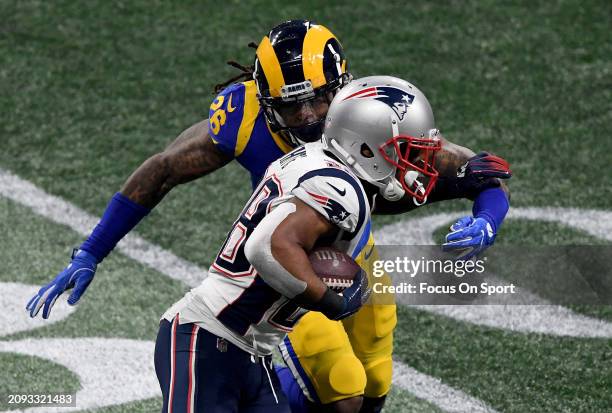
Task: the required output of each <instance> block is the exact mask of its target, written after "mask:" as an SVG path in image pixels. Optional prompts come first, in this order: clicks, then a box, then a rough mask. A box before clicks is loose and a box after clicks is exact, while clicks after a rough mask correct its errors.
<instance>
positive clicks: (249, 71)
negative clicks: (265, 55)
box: [213, 42, 257, 95]
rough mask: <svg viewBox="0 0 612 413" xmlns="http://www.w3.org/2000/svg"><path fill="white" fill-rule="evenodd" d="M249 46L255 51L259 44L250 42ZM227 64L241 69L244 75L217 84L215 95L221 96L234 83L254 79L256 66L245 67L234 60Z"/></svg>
mask: <svg viewBox="0 0 612 413" xmlns="http://www.w3.org/2000/svg"><path fill="white" fill-rule="evenodd" d="M247 46H248V47H250V48H253V49H257V44H256V43H255V42H250V43H249V44H248V45H247ZM227 64H228V65H230V66H232V67H235V68H236V69H239V70H240V71H241V72H242V73H240V74H238V75H236V76H234V77H232V78H231V79H227V80H226V81H225V82H223V83H218V84H216V85H215V88H214V90H213V92H214V94H215V95H217V94H219V93H220V92H221V91H222V90H223V89H224V88H225V87H226V86H227V85H230V84H232V83H234V82H242V81H246V80H251V79H253V71H254V70H255V66H254V65H249V66H244V65H242V64H240V63H238V62H236V61H234V60H230V61H228V62H227Z"/></svg>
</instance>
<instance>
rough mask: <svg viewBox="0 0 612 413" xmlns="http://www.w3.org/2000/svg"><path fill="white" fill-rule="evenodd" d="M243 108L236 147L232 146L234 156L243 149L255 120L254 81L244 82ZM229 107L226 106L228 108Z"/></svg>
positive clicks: (255, 99) (256, 105)
mask: <svg viewBox="0 0 612 413" xmlns="http://www.w3.org/2000/svg"><path fill="white" fill-rule="evenodd" d="M243 84H244V88H245V90H244V110H243V114H242V121H241V122H240V128H239V129H238V137H237V139H236V147H235V148H234V156H236V157H238V156H240V154H242V152H243V151H244V148H246V146H247V144H248V143H249V139H250V138H251V136H252V132H253V127H254V126H255V120H256V119H257V115H258V113H259V102H258V101H257V88H256V86H255V81H249V82H244V83H243ZM229 109H230V108H229V107H228V110H229Z"/></svg>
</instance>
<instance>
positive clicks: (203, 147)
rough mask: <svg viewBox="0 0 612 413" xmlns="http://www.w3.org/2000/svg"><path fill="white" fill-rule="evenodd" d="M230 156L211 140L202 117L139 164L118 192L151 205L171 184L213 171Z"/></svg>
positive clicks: (158, 199) (206, 121) (227, 160)
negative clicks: (159, 150)
mask: <svg viewBox="0 0 612 413" xmlns="http://www.w3.org/2000/svg"><path fill="white" fill-rule="evenodd" d="M230 160H231V158H230V157H228V156H226V155H225V154H223V153H222V152H220V151H219V149H218V148H217V147H216V145H215V143H214V142H213V141H212V139H211V137H210V135H209V133H208V120H204V121H202V122H199V123H197V124H195V125H193V126H191V127H190V128H188V129H187V130H185V131H184V132H183V133H181V134H180V135H179V136H178V137H177V138H176V140H175V141H174V142H172V143H171V144H170V145H169V146H168V147H167V148H166V149H165V150H164V151H163V152H161V153H158V154H156V155H153V156H152V157H150V158H149V159H147V160H146V161H145V162H144V163H143V164H142V165H140V167H138V169H136V171H134V173H133V174H132V175H131V176H130V177H129V178H128V180H127V181H126V183H125V184H124V185H123V188H122V189H121V192H122V193H123V194H124V195H125V196H127V197H128V198H130V199H131V200H132V201H134V202H136V203H138V204H140V205H143V206H146V207H148V208H153V207H154V206H155V205H157V204H158V203H159V201H161V200H162V199H163V197H164V196H165V195H166V194H167V193H168V192H169V191H170V190H171V189H172V188H174V187H175V186H177V185H179V184H182V183H186V182H189V181H192V180H194V179H197V178H199V177H201V176H204V175H206V174H208V173H210V172H212V171H215V170H216V169H219V168H221V167H222V166H224V165H225V164H227V163H228V162H229V161H230Z"/></svg>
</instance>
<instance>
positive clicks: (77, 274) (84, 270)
mask: <svg viewBox="0 0 612 413" xmlns="http://www.w3.org/2000/svg"><path fill="white" fill-rule="evenodd" d="M75 251H76V250H75ZM97 265H98V260H97V259H96V257H94V256H93V255H92V254H90V253H88V252H87V251H85V250H78V251H76V253H75V252H73V254H72V261H71V262H70V264H68V266H67V267H66V268H64V269H63V270H62V272H60V273H59V274H58V275H57V276H56V277H55V278H54V279H53V281H51V282H50V283H49V284H47V285H45V286H44V287H42V288H41V289H40V290H39V291H38V294H36V295H35V296H34V297H32V298H31V299H30V301H29V302H28V305H27V306H26V310H27V311H29V312H30V317H36V314H38V311H40V307H42V306H43V304H44V308H43V314H42V316H43V318H44V319H47V318H49V314H50V313H51V308H52V307H53V304H55V300H57V298H58V297H59V296H60V295H62V293H63V292H64V291H66V290H69V289H71V288H74V291H72V294H70V297H68V304H70V305H75V304H76V303H78V302H79V299H80V298H81V296H82V295H83V293H84V292H85V290H86V289H87V287H88V286H89V283H91V280H92V279H93V276H94V275H95V273H96V267H97Z"/></svg>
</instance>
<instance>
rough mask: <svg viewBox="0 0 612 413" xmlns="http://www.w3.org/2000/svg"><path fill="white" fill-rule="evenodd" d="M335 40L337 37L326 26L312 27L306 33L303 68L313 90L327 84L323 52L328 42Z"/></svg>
mask: <svg viewBox="0 0 612 413" xmlns="http://www.w3.org/2000/svg"><path fill="white" fill-rule="evenodd" d="M335 38H336V36H334V34H333V33H332V32H330V31H329V30H328V29H327V28H325V27H324V26H319V25H316V26H311V28H310V30H308V31H307V32H306V37H304V46H303V49H302V67H303V68H304V79H310V81H311V82H312V87H313V88H317V87H320V86H323V85H324V84H325V83H326V80H325V74H324V73H323V52H324V50H325V45H326V44H327V42H328V41H329V40H330V39H335ZM336 40H337V39H336ZM336 52H338V50H336Z"/></svg>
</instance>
